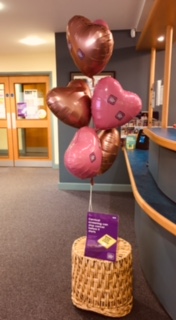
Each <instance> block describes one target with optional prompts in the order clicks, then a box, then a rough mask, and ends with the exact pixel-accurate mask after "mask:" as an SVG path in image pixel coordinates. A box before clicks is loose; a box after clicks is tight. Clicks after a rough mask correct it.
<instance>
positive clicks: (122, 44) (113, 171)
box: [56, 31, 150, 188]
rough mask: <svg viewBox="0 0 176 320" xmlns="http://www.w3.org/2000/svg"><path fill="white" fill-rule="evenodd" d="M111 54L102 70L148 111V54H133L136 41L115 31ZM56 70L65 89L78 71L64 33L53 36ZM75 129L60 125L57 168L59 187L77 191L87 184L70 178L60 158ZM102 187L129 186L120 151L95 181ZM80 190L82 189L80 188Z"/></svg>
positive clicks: (59, 84)
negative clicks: (72, 75) (136, 97)
mask: <svg viewBox="0 0 176 320" xmlns="http://www.w3.org/2000/svg"><path fill="white" fill-rule="evenodd" d="M113 36H114V42H115V46H114V51H113V55H112V57H111V59H110V61H109V63H108V65H107V66H106V69H105V71H115V72H116V79H117V80H118V81H119V82H120V83H121V85H122V86H123V88H124V89H125V90H128V91H132V92H135V93H136V94H138V95H139V96H140V97H141V99H142V102H143V110H146V109H148V90H149V89H148V79H149V72H150V53H148V52H147V53H145V52H144V53H142V52H137V51H136V49H135V48H136V43H137V40H138V35H137V37H136V38H131V37H130V32H129V31H114V32H113ZM56 67H57V85H58V86H60V87H65V86H67V84H68V82H69V81H70V72H71V71H72V72H76V71H77V72H79V70H78V69H77V67H76V66H75V65H74V63H73V60H72V58H71V56H70V53H69V51H68V48H67V43H66V34H65V33H57V34H56ZM75 132H76V129H74V128H72V127H70V126H67V125H65V124H63V123H62V122H59V151H60V152H59V166H60V187H61V188H67V187H68V188H69V185H71V187H73V188H79V185H80V184H83V183H85V182H89V181H82V180H80V179H77V178H76V177H74V176H72V175H71V174H70V173H69V172H68V171H67V170H66V168H65V166H64V162H63V158H64V153H65V150H66V149H67V147H68V145H69V143H70V141H71V140H72V138H73V136H74V134H75ZM97 184H105V185H107V184H108V185H111V186H112V187H113V186H118V185H128V184H129V178H128V173H127V170H126V165H125V160H124V157H123V153H122V152H121V153H120V154H119V156H118V157H117V159H116V161H115V163H114V164H113V166H112V167H111V168H110V169H109V170H108V171H107V172H106V173H105V174H103V175H101V176H99V177H96V178H95V185H97ZM81 188H82V186H81Z"/></svg>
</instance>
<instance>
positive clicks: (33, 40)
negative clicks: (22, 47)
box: [20, 37, 46, 46]
mask: <svg viewBox="0 0 176 320" xmlns="http://www.w3.org/2000/svg"><path fill="white" fill-rule="evenodd" d="M20 42H21V43H23V44H26V45H28V46H39V45H41V44H44V43H45V42H46V41H45V40H43V39H41V38H38V37H27V38H25V39H22V40H20Z"/></svg>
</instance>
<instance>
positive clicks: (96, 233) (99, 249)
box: [85, 212, 119, 261]
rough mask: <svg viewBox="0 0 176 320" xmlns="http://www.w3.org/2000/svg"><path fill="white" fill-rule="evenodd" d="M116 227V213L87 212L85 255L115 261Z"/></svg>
mask: <svg viewBox="0 0 176 320" xmlns="http://www.w3.org/2000/svg"><path fill="white" fill-rule="evenodd" d="M118 227H119V216H118V215H115V214H114V215H112V214H105V213H96V212H88V213H87V237H86V248H85V256H87V257H91V258H96V259H102V260H109V261H116V249H117V238H118Z"/></svg>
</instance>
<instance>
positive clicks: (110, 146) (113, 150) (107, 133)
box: [98, 128, 120, 175]
mask: <svg viewBox="0 0 176 320" xmlns="http://www.w3.org/2000/svg"><path fill="white" fill-rule="evenodd" d="M98 137H99V139H100V143H101V149H102V163H101V168H100V171H99V175H100V174H102V173H104V172H106V171H107V170H108V169H109V168H110V167H111V166H112V165H113V163H114V161H115V159H116V157H117V155H118V152H119V149H120V135H119V132H118V131H117V129H115V128H113V129H111V130H102V131H100V132H99V133H98Z"/></svg>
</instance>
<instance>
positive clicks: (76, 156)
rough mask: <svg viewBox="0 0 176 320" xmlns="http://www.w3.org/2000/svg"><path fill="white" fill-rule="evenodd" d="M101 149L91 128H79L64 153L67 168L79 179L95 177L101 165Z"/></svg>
mask: <svg viewBox="0 0 176 320" xmlns="http://www.w3.org/2000/svg"><path fill="white" fill-rule="evenodd" d="M101 162H102V151H101V147H100V141H99V138H98V136H97V134H96V132H95V130H94V129H93V128H90V127H83V128H81V129H79V130H78V131H77V132H76V134H75V136H74V137H73V140H72V141H71V143H70V145H69V147H68V148H67V150H66V152H65V155H64V164H65V167H66V168H67V170H68V171H69V172H70V173H71V174H73V175H74V176H76V177H78V178H80V179H87V178H93V177H95V176H96V175H97V174H98V172H99V170H100V166H101Z"/></svg>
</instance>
